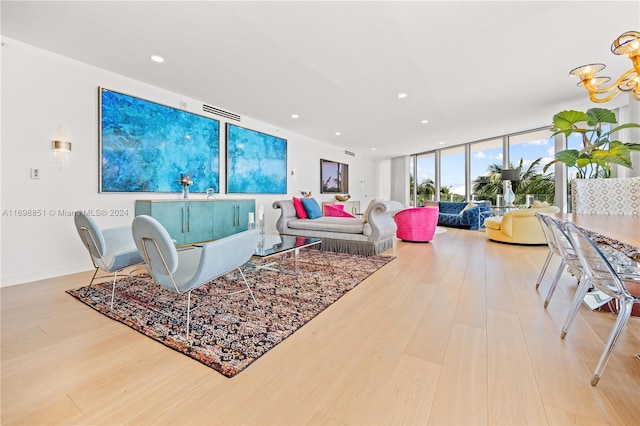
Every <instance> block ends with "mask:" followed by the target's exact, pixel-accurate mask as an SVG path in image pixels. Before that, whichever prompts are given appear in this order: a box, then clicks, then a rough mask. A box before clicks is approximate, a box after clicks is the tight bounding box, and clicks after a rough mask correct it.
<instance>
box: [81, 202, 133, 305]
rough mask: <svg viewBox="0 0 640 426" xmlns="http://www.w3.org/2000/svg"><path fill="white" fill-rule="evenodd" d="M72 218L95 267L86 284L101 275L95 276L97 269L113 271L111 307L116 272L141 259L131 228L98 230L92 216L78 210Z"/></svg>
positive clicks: (91, 282)
mask: <svg viewBox="0 0 640 426" xmlns="http://www.w3.org/2000/svg"><path fill="white" fill-rule="evenodd" d="M73 221H74V223H75V225H76V230H77V231H78V235H80V239H81V240H82V243H83V244H84V246H85V247H86V248H87V250H88V251H89V256H90V257H91V261H92V262H93V266H94V268H96V270H95V272H94V273H93V277H91V281H89V285H91V284H93V281H94V280H95V279H96V278H104V277H96V274H97V273H98V270H99V269H102V270H103V271H105V272H107V273H109V274H111V273H113V287H112V289H111V308H113V298H114V295H115V289H116V278H117V277H118V272H120V271H122V270H123V269H125V268H128V267H129V266H133V265H137V264H139V263H143V262H144V260H143V259H142V257H141V256H140V254H139V253H138V249H137V248H136V245H135V243H134V242H133V237H132V236H131V227H130V226H119V227H116V228H107V229H104V230H101V229H100V228H99V227H98V225H97V224H96V222H95V221H94V220H93V218H91V216H87V215H86V214H84V212H82V211H80V210H79V211H77V212H75V215H74V217H73Z"/></svg>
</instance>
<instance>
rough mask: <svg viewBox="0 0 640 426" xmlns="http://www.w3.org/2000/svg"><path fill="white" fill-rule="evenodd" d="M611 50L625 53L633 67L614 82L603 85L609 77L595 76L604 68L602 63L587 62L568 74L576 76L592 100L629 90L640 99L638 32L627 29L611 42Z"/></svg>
mask: <svg viewBox="0 0 640 426" xmlns="http://www.w3.org/2000/svg"><path fill="white" fill-rule="evenodd" d="M611 52H613V53H614V54H615V55H627V57H628V58H629V59H630V60H631V62H632V63H633V68H631V69H630V70H629V71H627V72H625V73H624V74H622V75H621V76H620V78H618V79H617V80H616V81H615V82H614V83H612V84H611V85H609V86H605V84H606V83H608V82H609V81H610V80H611V79H610V78H609V77H596V73H598V72H599V71H602V70H603V69H604V68H605V65H604V64H589V65H583V66H581V67H578V68H575V69H573V70H571V72H570V73H569V75H572V76H574V77H578V78H579V79H580V83H578V86H582V87H584V88H585V89H587V92H589V99H591V100H592V101H593V102H607V101H610V100H611V99H613V98H614V97H616V95H617V94H618V93H620V92H621V91H623V92H631V93H632V94H633V97H634V98H635V99H636V100H640V32H638V31H627V32H626V33H624V34H622V35H621V36H620V37H618V38H617V39H615V40H614V41H613V43H612V44H611Z"/></svg>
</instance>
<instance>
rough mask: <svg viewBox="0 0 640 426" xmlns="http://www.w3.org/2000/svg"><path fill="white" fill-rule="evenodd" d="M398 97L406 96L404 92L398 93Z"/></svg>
mask: <svg viewBox="0 0 640 426" xmlns="http://www.w3.org/2000/svg"><path fill="white" fill-rule="evenodd" d="M398 97H399V98H400V99H404V98H406V97H407V94H406V93H398Z"/></svg>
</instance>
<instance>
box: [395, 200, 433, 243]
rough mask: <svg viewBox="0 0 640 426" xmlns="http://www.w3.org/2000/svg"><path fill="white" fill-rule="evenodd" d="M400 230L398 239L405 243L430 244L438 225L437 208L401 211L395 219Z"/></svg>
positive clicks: (397, 235) (397, 233) (415, 208)
mask: <svg viewBox="0 0 640 426" xmlns="http://www.w3.org/2000/svg"><path fill="white" fill-rule="evenodd" d="M394 219H395V221H396V224H397V225H398V230H397V231H396V237H398V238H400V239H401V240H403V241H415V242H429V241H431V240H433V236H434V234H435V233H436V227H437V225H438V208H437V207H412V208H409V209H406V210H401V211H399V212H398V213H396V215H395V217H394Z"/></svg>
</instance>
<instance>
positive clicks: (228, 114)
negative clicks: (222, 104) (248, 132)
mask: <svg viewBox="0 0 640 426" xmlns="http://www.w3.org/2000/svg"><path fill="white" fill-rule="evenodd" d="M202 110H203V111H204V112H208V113H209V114H215V115H219V116H220V117H225V118H228V119H230V120H235V121H240V116H239V115H238V114H234V113H232V112H229V111H225V110H223V109H220V108H216V107H212V106H211V105H207V104H202Z"/></svg>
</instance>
